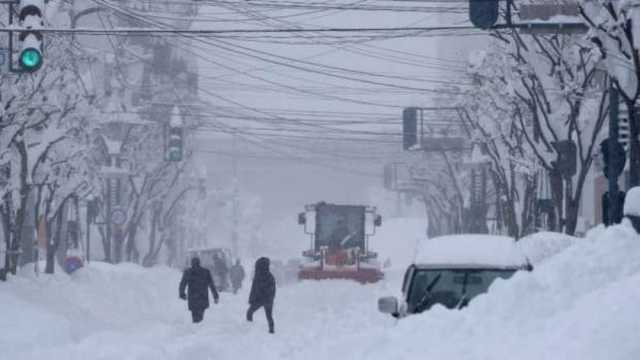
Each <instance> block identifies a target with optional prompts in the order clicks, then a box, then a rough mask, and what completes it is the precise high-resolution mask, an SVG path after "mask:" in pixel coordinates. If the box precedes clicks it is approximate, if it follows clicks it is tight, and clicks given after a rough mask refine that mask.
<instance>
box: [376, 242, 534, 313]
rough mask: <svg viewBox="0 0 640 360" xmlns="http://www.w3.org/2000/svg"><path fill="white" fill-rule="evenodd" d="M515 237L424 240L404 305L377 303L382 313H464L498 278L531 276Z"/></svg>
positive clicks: (411, 268) (393, 301)
mask: <svg viewBox="0 0 640 360" xmlns="http://www.w3.org/2000/svg"><path fill="white" fill-rule="evenodd" d="M532 269H533V268H532V266H531V264H530V263H529V261H528V259H527V258H526V257H525V256H524V255H522V254H521V253H520V251H519V249H518V248H517V247H516V244H515V241H514V240H513V239H512V238H509V237H504V236H493V235H475V234H467V235H452V236H442V237H437V238H433V239H427V240H424V241H423V242H422V243H421V244H419V246H418V251H417V254H416V257H415V260H414V262H413V263H412V264H410V265H409V267H408V268H407V271H406V272H405V275H404V280H403V283H402V289H401V290H402V295H401V298H400V300H398V298H396V297H383V298H380V299H378V309H379V310H380V311H381V312H383V313H387V314H390V315H392V316H394V317H404V316H407V315H410V314H417V313H421V312H423V311H427V310H429V309H431V308H432V307H433V306H435V305H438V304H439V305H441V306H444V307H446V308H448V309H460V308H463V307H465V306H467V305H468V304H469V302H470V301H472V300H473V298H475V297H476V296H478V295H480V294H483V293H485V292H487V291H488V290H489V287H490V286H491V284H492V283H493V282H494V281H496V280H497V279H504V280H506V279H509V278H510V277H511V276H513V274H515V273H516V272H517V271H521V270H525V271H531V270H532Z"/></svg>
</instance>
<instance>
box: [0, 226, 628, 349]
mask: <svg viewBox="0 0 640 360" xmlns="http://www.w3.org/2000/svg"><path fill="white" fill-rule="evenodd" d="M639 240H640V239H639V238H638V235H636V234H635V233H633V232H632V230H631V228H630V226H628V225H621V226H617V227H614V228H611V229H609V230H606V231H604V230H603V229H596V230H594V231H592V232H591V233H590V234H589V235H588V236H587V238H585V239H580V241H578V242H576V243H575V244H573V245H571V246H569V247H568V248H566V249H565V250H562V251H560V252H559V253H558V254H555V255H553V256H552V257H550V258H546V259H539V263H538V264H537V265H536V269H535V270H534V271H533V272H532V273H519V274H517V275H516V276H515V277H514V278H512V279H511V280H508V281H497V282H496V283H495V284H494V285H493V286H492V287H491V289H490V293H489V294H488V295H484V296H481V297H479V298H477V299H475V300H474V301H473V302H472V303H471V305H470V306H469V307H468V308H466V309H464V310H460V311H451V310H445V309H444V308H442V307H436V308H434V309H432V310H431V311H429V312H427V313H425V314H421V315H416V316H411V317H409V318H406V319H403V320H400V321H396V320H394V319H392V318H391V317H388V316H385V315H383V314H380V313H378V312H377V309H376V300H377V298H378V297H379V296H383V295H390V294H397V293H398V290H399V287H400V278H401V275H402V271H401V270H402V269H401V267H396V270H393V271H391V272H388V273H387V279H385V281H383V282H380V283H378V284H375V285H367V286H362V285H359V284H356V283H352V282H348V281H321V282H314V281H306V282H301V283H297V284H293V285H287V286H283V287H280V288H279V289H278V293H277V296H276V306H275V321H276V334H275V335H270V334H268V333H267V324H266V320H265V319H264V314H263V312H262V311H259V312H258V313H256V316H255V320H254V322H253V323H247V322H246V321H245V320H244V312H245V310H246V300H247V290H246V285H245V288H244V289H243V290H242V291H241V293H240V294H238V295H235V296H234V295H231V294H229V293H223V294H222V297H221V301H220V304H218V305H214V306H213V307H212V308H211V309H209V311H207V313H206V315H205V320H204V322H203V323H201V324H198V325H193V324H191V322H190V316H189V313H188V312H187V310H186V305H185V303H184V302H183V301H181V300H180V299H178V291H177V285H178V281H179V278H180V273H179V272H178V271H176V270H174V269H169V268H165V267H158V268H154V269H152V270H148V269H144V268H141V267H138V266H137V265H130V264H122V265H116V266H114V265H107V264H103V263H97V262H95V263H92V264H91V265H90V266H89V267H88V268H85V269H82V270H80V271H78V272H77V273H75V274H74V275H72V276H68V275H64V274H61V273H60V274H56V275H54V276H40V277H38V278H35V277H33V276H32V275H31V274H28V273H27V274H23V275H22V276H19V277H17V278H16V279H15V281H14V282H13V283H11V284H8V286H5V287H2V288H0V303H1V304H2V305H3V306H2V308H1V310H0V318H1V319H2V320H3V321H2V323H1V324H2V325H0V331H2V333H3V337H2V339H0V347H1V348H2V349H8V352H5V353H3V358H6V359H43V358H50V359H309V360H311V359H341V358H345V359H431V358H450V359H513V358H516V359H551V358H555V359H608V360H609V359H620V360H627V359H629V360H631V359H637V358H638V356H640V341H639V339H640V322H639V321H638V320H637V319H638V318H640V310H639V309H638V306H637V304H638V303H640V256H638V254H640V241H639ZM536 241H539V242H540V245H539V246H538V248H545V249H546V248H548V244H545V243H544V239H542V238H541V237H540V236H538V237H537V239H536ZM527 247H528V248H529V249H533V248H535V246H534V245H532V244H527ZM533 251H536V250H535V249H534V250H533ZM538 253H540V252H539V251H538Z"/></svg>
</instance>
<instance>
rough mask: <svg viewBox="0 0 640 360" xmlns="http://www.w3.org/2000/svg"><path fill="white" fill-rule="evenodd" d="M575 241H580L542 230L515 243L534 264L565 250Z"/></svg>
mask: <svg viewBox="0 0 640 360" xmlns="http://www.w3.org/2000/svg"><path fill="white" fill-rule="evenodd" d="M576 241H580V239H579V238H577V237H575V236H570V235H567V234H563V233H558V232H547V231H543V232H538V233H535V234H531V235H528V236H525V237H523V238H522V239H520V240H519V241H518V242H517V243H516V244H517V246H518V248H519V249H520V251H521V252H522V254H524V256H526V257H527V259H528V260H529V261H530V262H531V264H534V265H535V264H539V263H541V262H543V261H545V260H547V259H549V258H551V257H553V256H554V255H556V254H558V253H560V252H562V251H564V250H566V249H567V248H568V247H570V246H571V245H573V244H575V243H576Z"/></svg>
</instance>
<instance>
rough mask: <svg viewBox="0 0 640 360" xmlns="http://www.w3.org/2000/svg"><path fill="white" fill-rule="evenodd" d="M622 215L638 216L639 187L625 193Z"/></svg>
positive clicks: (639, 211)
mask: <svg viewBox="0 0 640 360" xmlns="http://www.w3.org/2000/svg"><path fill="white" fill-rule="evenodd" d="M624 214H625V215H634V216H640V186H636V187H633V188H631V189H629V191H627V194H626V196H625V199H624Z"/></svg>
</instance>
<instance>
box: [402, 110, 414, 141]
mask: <svg viewBox="0 0 640 360" xmlns="http://www.w3.org/2000/svg"><path fill="white" fill-rule="evenodd" d="M402 134H403V135H402V139H403V141H402V145H403V149H404V150H409V149H411V148H413V147H414V146H416V145H417V144H418V108H415V107H410V108H406V109H404V110H403V111H402Z"/></svg>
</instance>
